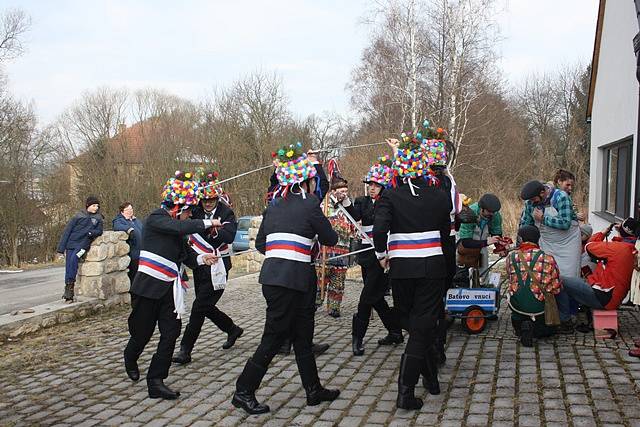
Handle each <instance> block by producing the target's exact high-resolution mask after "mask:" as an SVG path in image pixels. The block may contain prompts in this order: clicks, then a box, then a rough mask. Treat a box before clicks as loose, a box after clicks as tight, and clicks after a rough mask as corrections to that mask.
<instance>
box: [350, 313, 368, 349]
mask: <svg viewBox="0 0 640 427" xmlns="http://www.w3.org/2000/svg"><path fill="white" fill-rule="evenodd" d="M368 326H369V322H364V321H363V320H361V319H360V318H359V317H358V315H357V314H354V315H353V321H352V322H351V334H352V335H351V347H352V349H353V355H354V356H362V355H363V354H364V344H363V342H362V339H363V338H364V335H365V334H366V333H367V327H368Z"/></svg>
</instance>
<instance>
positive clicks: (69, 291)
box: [62, 282, 76, 302]
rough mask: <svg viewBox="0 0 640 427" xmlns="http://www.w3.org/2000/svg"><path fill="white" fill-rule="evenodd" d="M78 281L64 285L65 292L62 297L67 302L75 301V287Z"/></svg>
mask: <svg viewBox="0 0 640 427" xmlns="http://www.w3.org/2000/svg"><path fill="white" fill-rule="evenodd" d="M75 284H76V282H68V283H65V285H64V294H63V295H62V298H63V299H64V300H65V302H73V289H74V287H75Z"/></svg>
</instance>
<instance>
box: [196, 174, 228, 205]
mask: <svg viewBox="0 0 640 427" xmlns="http://www.w3.org/2000/svg"><path fill="white" fill-rule="evenodd" d="M222 193H223V191H222V188H221V187H220V185H218V172H214V171H211V172H204V171H202V172H201V173H200V194H201V196H200V197H201V198H202V199H215V198H218V197H220V195H221V194H222Z"/></svg>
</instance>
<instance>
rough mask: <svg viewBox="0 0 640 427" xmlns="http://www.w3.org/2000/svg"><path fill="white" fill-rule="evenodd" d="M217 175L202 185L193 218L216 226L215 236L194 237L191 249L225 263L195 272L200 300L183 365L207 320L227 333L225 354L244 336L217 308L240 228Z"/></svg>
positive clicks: (184, 339) (186, 336) (191, 322)
mask: <svg viewBox="0 0 640 427" xmlns="http://www.w3.org/2000/svg"><path fill="white" fill-rule="evenodd" d="M217 177H218V174H217V172H209V173H207V174H206V175H204V176H203V177H202V180H201V182H200V191H201V201H200V204H199V205H198V206H197V207H196V208H194V210H193V215H192V218H194V219H208V220H211V221H212V223H213V228H212V232H211V233H208V232H205V233H199V234H192V235H190V236H189V245H190V246H191V248H192V249H193V250H194V251H195V252H197V253H199V254H205V253H213V254H216V255H217V256H220V257H221V259H220V260H219V261H218V262H217V263H216V264H214V265H212V266H208V265H201V266H198V267H197V268H196V269H195V270H194V271H193V282H194V284H195V288H196V289H195V290H196V298H195V300H194V301H193V306H192V307H191V314H190V315H189V323H188V324H187V327H186V329H185V330H184V335H183V336H182V341H180V352H179V353H178V354H177V355H176V356H175V357H174V358H173V361H174V362H176V363H179V364H185V363H189V362H191V352H192V350H193V346H194V345H195V343H196V341H197V340H198V336H199V335H200V331H201V330H202V325H203V324H204V319H205V317H206V318H208V319H209V320H211V321H212V322H213V323H214V324H215V325H216V326H217V327H218V328H219V329H220V330H221V331H223V332H226V333H227V341H226V342H225V343H224V344H222V348H223V349H224V350H226V349H229V348H231V347H233V345H234V344H235V342H236V340H237V339H238V338H239V337H240V336H241V335H242V333H243V332H244V331H243V329H242V328H241V327H239V326H237V325H236V324H235V323H233V320H231V318H230V317H229V316H228V315H226V314H225V313H224V312H223V311H222V310H220V309H219V308H218V307H216V304H217V303H218V301H219V300H220V298H221V297H222V294H223V293H224V288H225V285H226V282H227V279H228V277H229V270H231V257H230V256H229V253H230V252H229V245H230V244H231V243H233V239H234V238H235V235H236V230H237V228H238V226H237V223H236V216H235V214H234V213H233V210H232V209H231V207H230V206H229V205H228V204H227V203H226V202H224V200H225V199H222V197H221V196H223V195H224V192H223V191H222V189H221V188H220V187H219V185H218V183H217Z"/></svg>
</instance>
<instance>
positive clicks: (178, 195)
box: [162, 171, 200, 206]
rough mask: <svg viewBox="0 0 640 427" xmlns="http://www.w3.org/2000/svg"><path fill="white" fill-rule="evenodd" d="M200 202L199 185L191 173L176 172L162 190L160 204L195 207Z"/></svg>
mask: <svg viewBox="0 0 640 427" xmlns="http://www.w3.org/2000/svg"><path fill="white" fill-rule="evenodd" d="M199 201H200V185H199V183H198V181H197V180H196V178H195V177H194V175H193V174H192V173H191V172H181V171H176V173H175V176H173V177H171V178H169V179H168V180H167V182H166V184H165V185H164V188H163V189H162V203H163V204H165V205H168V206H173V205H188V206H193V205H197V204H198V202H199Z"/></svg>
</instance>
